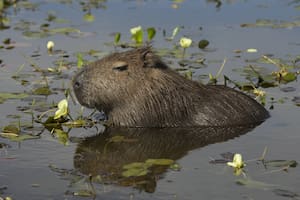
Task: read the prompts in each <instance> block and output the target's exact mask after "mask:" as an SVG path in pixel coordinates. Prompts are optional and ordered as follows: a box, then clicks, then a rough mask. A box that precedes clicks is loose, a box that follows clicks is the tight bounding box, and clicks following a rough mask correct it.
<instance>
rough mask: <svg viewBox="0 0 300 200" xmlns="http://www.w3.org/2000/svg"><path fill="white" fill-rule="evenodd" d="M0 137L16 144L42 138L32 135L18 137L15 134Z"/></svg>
mask: <svg viewBox="0 0 300 200" xmlns="http://www.w3.org/2000/svg"><path fill="white" fill-rule="evenodd" d="M0 137H3V138H7V139H9V140H11V141H14V142H21V141H24V140H32V139H39V138H40V136H35V135H30V134H21V135H17V134H14V133H0Z"/></svg>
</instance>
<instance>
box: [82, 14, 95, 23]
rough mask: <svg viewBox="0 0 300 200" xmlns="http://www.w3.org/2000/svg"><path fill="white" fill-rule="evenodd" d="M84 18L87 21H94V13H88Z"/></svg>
mask: <svg viewBox="0 0 300 200" xmlns="http://www.w3.org/2000/svg"><path fill="white" fill-rule="evenodd" d="M83 19H84V20H85V21H87V22H93V21H94V20H95V17H94V15H92V14H90V13H87V14H85V15H84V16H83Z"/></svg>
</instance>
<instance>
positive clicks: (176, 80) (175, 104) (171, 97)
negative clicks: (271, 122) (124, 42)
mask: <svg viewBox="0 0 300 200" xmlns="http://www.w3.org/2000/svg"><path fill="white" fill-rule="evenodd" d="M73 88H74V92H75V95H76V97H77V99H78V101H79V102H80V103H81V104H82V105H83V106H86V107H89V108H96V109H98V110H99V111H104V113H105V114H106V116H107V118H108V119H107V120H108V121H107V123H108V124H109V125H110V126H124V127H195V126H235V125H246V124H257V123H261V122H262V121H264V120H265V119H266V118H267V117H268V116H269V113H268V111H267V110H266V109H265V108H264V107H263V106H262V105H261V104H259V103H258V102H257V101H256V100H254V99H252V98H251V97H249V96H248V95H246V94H244V93H242V92H239V91H236V90H234V89H232V88H229V87H226V86H221V85H203V84H200V83H198V82H196V81H192V80H188V79H186V78H184V77H183V76H182V75H180V74H178V73H177V72H176V71H174V70H172V69H170V68H169V67H168V66H167V65H166V64H165V63H164V62H163V61H162V60H161V59H160V58H159V56H157V55H155V54H154V53H153V51H152V48H151V47H141V48H137V49H133V50H129V51H126V52H119V53H113V54H111V55H108V56H106V57H104V58H102V59H100V60H98V61H96V62H94V63H91V64H89V65H88V66H85V67H84V68H83V69H82V70H81V71H80V72H78V74H77V75H75V77H74V79H73Z"/></svg>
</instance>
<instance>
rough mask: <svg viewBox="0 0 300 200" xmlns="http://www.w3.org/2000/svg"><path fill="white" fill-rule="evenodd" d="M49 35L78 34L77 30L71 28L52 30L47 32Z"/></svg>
mask: <svg viewBox="0 0 300 200" xmlns="http://www.w3.org/2000/svg"><path fill="white" fill-rule="evenodd" d="M48 32H49V33H51V34H69V33H80V30H79V29H76V28H72V27H64V28H54V29H50V30H48Z"/></svg>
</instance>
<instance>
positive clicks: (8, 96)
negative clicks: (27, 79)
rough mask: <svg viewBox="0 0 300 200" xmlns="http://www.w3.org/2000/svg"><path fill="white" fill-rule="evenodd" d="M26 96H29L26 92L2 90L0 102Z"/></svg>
mask: <svg viewBox="0 0 300 200" xmlns="http://www.w3.org/2000/svg"><path fill="white" fill-rule="evenodd" d="M26 97H28V94H25V93H8V92H0V103H3V102H5V101H6V100H7V99H24V98H26Z"/></svg>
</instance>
